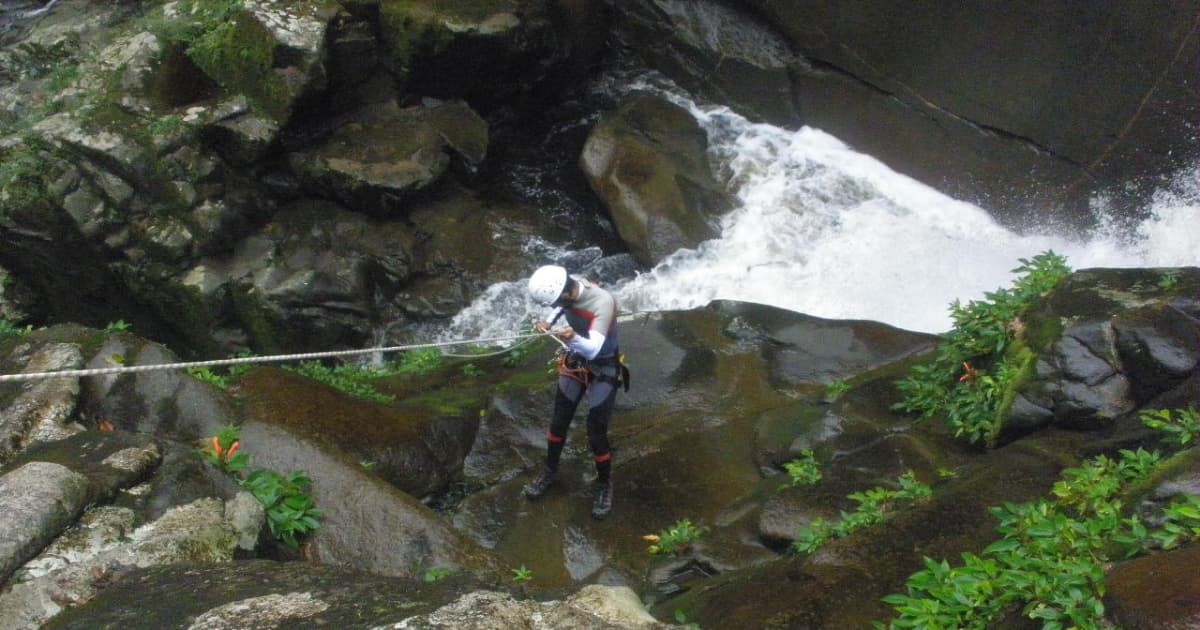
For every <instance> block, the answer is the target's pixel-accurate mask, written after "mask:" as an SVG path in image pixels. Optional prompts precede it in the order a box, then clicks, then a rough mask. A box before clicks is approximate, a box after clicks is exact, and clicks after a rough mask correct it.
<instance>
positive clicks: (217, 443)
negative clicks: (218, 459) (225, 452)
mask: <svg viewBox="0 0 1200 630" xmlns="http://www.w3.org/2000/svg"><path fill="white" fill-rule="evenodd" d="M212 444H213V452H214V453H216V454H217V455H220V454H221V439H220V438H218V437H217V436H215V435H214V436H213V439H212Z"/></svg>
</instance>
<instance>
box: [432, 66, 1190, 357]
mask: <svg viewBox="0 0 1200 630" xmlns="http://www.w3.org/2000/svg"><path fill="white" fill-rule="evenodd" d="M629 89H655V90H657V91H660V93H663V94H665V95H667V96H668V97H669V98H671V99H672V100H674V101H675V102H676V103H678V104H679V105H681V106H683V107H685V108H687V109H688V110H689V111H691V112H692V114H693V115H694V116H695V118H696V119H697V121H698V122H699V123H700V125H701V126H702V127H703V128H704V129H705V130H706V131H707V133H708V137H709V143H710V148H709V150H710V159H711V161H712V164H713V166H714V170H715V171H716V174H717V176H718V178H719V179H720V180H721V181H724V182H726V183H727V186H728V189H729V190H730V191H732V192H734V193H735V194H736V196H737V197H738V199H740V201H741V205H740V206H739V207H737V208H736V209H734V210H733V211H731V212H730V213H729V214H727V215H725V216H724V217H723V218H722V219H721V225H720V228H721V230H720V237H719V238H716V239H713V240H710V241H707V242H705V243H703V244H701V245H700V246H699V247H698V248H697V249H695V250H680V251H678V252H676V253H675V254H673V255H671V256H670V257H668V258H667V259H665V260H663V261H662V262H661V263H659V264H658V265H657V266H656V267H654V268H653V269H651V270H649V271H647V272H645V273H641V274H638V275H637V276H636V277H633V278H627V279H624V280H622V281H621V282H619V283H617V284H616V285H615V292H616V293H617V295H618V298H619V301H620V304H621V309H622V311H623V312H643V311H659V310H675V309H690V308H695V307H700V306H703V305H705V304H707V303H708V302H710V301H711V300H714V299H731V300H742V301H748V302H759V303H764V304H770V305H774V306H779V307H782V308H786V309H789V310H794V311H798V312H802V313H807V314H809V315H815V316H818V317H825V318H831V319H867V320H875V321H880V322H884V323H887V324H891V325H894V326H897V327H900V328H905V329H909V330H915V331H923V332H934V333H936V332H942V331H945V330H947V329H948V328H949V327H950V325H951V322H950V317H949V309H948V305H949V304H950V303H951V302H952V301H953V300H955V299H959V300H963V301H966V300H971V299H980V298H982V297H983V293H984V292H985V291H992V290H995V289H996V288H998V287H1001V286H1008V285H1009V283H1010V282H1011V281H1012V279H1013V273H1012V270H1013V268H1015V267H1016V266H1018V265H1019V264H1020V262H1019V259H1022V258H1030V257H1032V256H1034V255H1036V254H1038V253H1040V252H1043V251H1046V250H1053V251H1055V252H1056V253H1058V254H1061V255H1063V256H1065V257H1066V258H1067V264H1068V265H1070V266H1071V268H1073V269H1082V268H1087V267H1174V266H1192V265H1198V264H1200V165H1197V166H1196V167H1195V168H1192V169H1188V170H1187V171H1186V172H1183V173H1180V174H1178V176H1177V177H1176V178H1175V181H1173V182H1171V183H1169V184H1168V185H1167V186H1165V187H1164V188H1163V189H1162V190H1161V191H1159V193H1158V194H1157V196H1156V197H1155V199H1154V201H1153V203H1152V204H1151V207H1150V208H1147V212H1146V215H1147V217H1148V218H1146V219H1145V220H1143V221H1141V222H1140V223H1138V224H1136V225H1132V226H1130V225H1123V224H1122V222H1120V221H1117V220H1105V217H1104V212H1103V210H1102V209H1097V210H1095V212H1096V213H1097V215H1098V216H1100V217H1101V224H1102V225H1103V226H1104V227H1102V228H1101V229H1098V230H1096V231H1095V232H1094V233H1091V234H1088V235H1086V236H1085V237H1082V238H1080V237H1067V236H1063V235H1060V234H1055V233H1053V232H1052V231H1038V230H1030V231H1029V232H1028V233H1026V234H1017V233H1015V232H1012V231H1010V230H1008V229H1005V228H1004V227H1002V226H1001V225H999V224H998V223H997V222H996V221H994V220H993V219H992V218H991V217H990V216H989V214H988V213H987V211H986V210H984V209H983V208H980V207H977V206H974V205H971V204H969V203H965V202H962V201H958V200H956V199H953V198H951V197H948V196H946V195H944V194H942V193H940V192H938V191H937V190H935V189H933V188H930V187H929V186H926V185H924V184H921V183H920V182H917V181H915V180H913V179H911V178H909V177H907V176H904V175H901V174H899V173H897V172H895V171H892V170H891V169H889V168H888V167H887V166H886V165H884V164H883V163H881V162H880V161H878V160H876V159H874V158H872V157H871V156H869V155H865V154H862V153H858V152H856V151H854V150H853V149H852V148H851V147H848V146H846V145H845V144H844V143H842V142H841V141H839V140H838V139H837V138H835V137H833V136H831V135H829V134H827V133H824V132H822V131H820V130H818V129H813V128H808V127H805V128H802V129H800V130H798V131H791V130H786V129H782V128H779V127H774V126H771V125H767V124H756V123H751V122H749V121H747V120H746V119H745V118H743V117H741V116H739V115H738V114H736V113H734V112H732V111H730V110H729V109H728V108H725V107H701V106H699V105H697V104H696V103H695V102H693V101H692V100H691V99H690V98H688V97H687V96H686V95H682V94H681V93H680V92H679V91H678V90H673V89H672V90H670V91H667V92H664V91H663V90H662V87H661V86H654V87H651V86H650V85H649V84H642V85H632V86H630V88H629ZM1095 205H1096V206H1097V207H1099V206H1102V204H1101V203H1099V202H1097V203H1096V204H1095ZM548 249H552V246H549V245H547V244H545V243H536V244H532V245H531V252H533V251H536V252H537V253H538V255H539V259H538V260H537V261H533V262H531V265H534V264H537V263H540V262H545V261H546V258H545V255H546V251H547V250H548ZM567 253H568V252H562V254H564V255H565V254H567ZM523 282H524V280H523V279H514V280H513V281H512V282H504V283H500V284H497V285H493V286H492V287H490V288H489V289H488V290H487V291H486V292H485V293H484V294H483V295H481V296H480V297H479V298H477V299H476V301H475V302H474V303H473V304H472V305H471V306H469V307H468V308H467V309H464V310H463V311H462V312H461V313H460V314H459V315H458V316H457V317H456V318H455V319H454V321H453V322H452V324H451V325H450V327H449V329H448V330H447V331H445V333H444V334H443V338H447V339H453V338H462V337H466V336H474V335H478V334H482V335H502V334H509V333H511V332H513V331H515V330H517V328H518V327H519V326H520V324H521V322H522V321H528V319H529V318H530V317H531V316H533V315H536V314H537V310H536V309H535V308H534V306H533V305H532V304H530V303H529V302H528V301H527V300H526V299H525V297H524V284H523ZM610 288H611V286H610Z"/></svg>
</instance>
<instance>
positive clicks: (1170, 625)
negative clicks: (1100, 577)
mask: <svg viewBox="0 0 1200 630" xmlns="http://www.w3.org/2000/svg"><path fill="white" fill-rule="evenodd" d="M1197 562H1200V548H1196V547H1191V548H1187V549H1179V550H1176V551H1170V552H1165V553H1163V554H1162V555H1157V556H1153V557H1149V558H1139V559H1137V560H1131V561H1129V562H1125V563H1122V564H1121V565H1119V566H1117V567H1116V568H1114V569H1113V570H1112V571H1110V572H1109V574H1108V576H1107V577H1106V579H1105V584H1107V585H1108V594H1107V595H1106V596H1105V605H1107V606H1108V607H1109V609H1110V610H1112V616H1113V620H1114V621H1115V622H1116V623H1118V624H1120V626H1121V627H1122V628H1128V629H1129V630H1150V628H1154V629H1156V630H1158V629H1161V630H1177V629H1178V630H1184V629H1185V628H1196V627H1200V602H1198V601H1197V599H1196V593H1198V592H1200V573H1197V571H1196V563H1197Z"/></svg>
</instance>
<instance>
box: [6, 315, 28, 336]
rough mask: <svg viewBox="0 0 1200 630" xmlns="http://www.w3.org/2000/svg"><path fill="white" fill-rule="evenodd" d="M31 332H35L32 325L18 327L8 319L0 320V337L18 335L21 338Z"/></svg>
mask: <svg viewBox="0 0 1200 630" xmlns="http://www.w3.org/2000/svg"><path fill="white" fill-rule="evenodd" d="M31 332H33V325H32V324H26V325H25V326H18V325H17V324H14V323H12V322H10V321H8V320H7V319H3V318H0V335H16V336H18V337H19V336H22V335H28V334H29V333H31Z"/></svg>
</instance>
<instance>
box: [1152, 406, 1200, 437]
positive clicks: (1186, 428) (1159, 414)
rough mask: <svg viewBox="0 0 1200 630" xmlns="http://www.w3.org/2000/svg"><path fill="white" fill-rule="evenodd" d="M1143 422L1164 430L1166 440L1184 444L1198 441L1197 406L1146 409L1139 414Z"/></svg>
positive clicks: (1198, 421)
mask: <svg viewBox="0 0 1200 630" xmlns="http://www.w3.org/2000/svg"><path fill="white" fill-rule="evenodd" d="M1138 419H1140V420H1141V421H1142V424H1144V425H1146V426H1148V427H1150V428H1151V429H1156V430H1158V431H1162V432H1163V433H1166V434H1167V435H1166V436H1164V437H1163V441H1164V442H1175V443H1178V444H1180V445H1183V446H1187V445H1188V444H1190V443H1193V442H1195V441H1196V435H1197V434H1200V413H1197V412H1196V408H1195V407H1188V408H1187V409H1175V410H1170V409H1146V410H1144V411H1142V412H1141V413H1140V414H1138Z"/></svg>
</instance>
